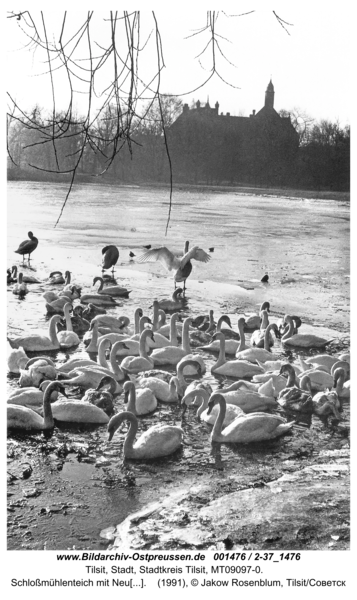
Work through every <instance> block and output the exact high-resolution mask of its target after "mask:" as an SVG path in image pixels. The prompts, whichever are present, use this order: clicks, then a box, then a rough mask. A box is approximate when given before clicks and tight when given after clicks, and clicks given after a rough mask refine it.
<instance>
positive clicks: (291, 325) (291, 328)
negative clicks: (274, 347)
mask: <svg viewBox="0 0 357 600" xmlns="http://www.w3.org/2000/svg"><path fill="white" fill-rule="evenodd" d="M287 323H288V329H287V331H286V332H285V333H284V335H283V337H282V338H281V341H282V342H283V341H284V340H287V339H289V338H291V336H292V335H293V334H294V322H293V320H292V319H290V318H289V319H287Z"/></svg>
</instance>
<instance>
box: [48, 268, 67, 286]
mask: <svg viewBox="0 0 357 600" xmlns="http://www.w3.org/2000/svg"><path fill="white" fill-rule="evenodd" d="M67 273H69V271H66V276H67ZM65 281H66V280H65V278H64V277H63V274H62V271H52V273H50V274H49V276H48V283H49V284H52V285H60V284H61V283H65ZM67 283H69V282H68V281H67Z"/></svg>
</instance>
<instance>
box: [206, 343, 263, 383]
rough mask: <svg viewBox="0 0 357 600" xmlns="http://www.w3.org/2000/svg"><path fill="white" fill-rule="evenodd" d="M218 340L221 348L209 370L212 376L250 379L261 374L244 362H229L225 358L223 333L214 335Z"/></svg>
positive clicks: (250, 364)
mask: <svg viewBox="0 0 357 600" xmlns="http://www.w3.org/2000/svg"><path fill="white" fill-rule="evenodd" d="M214 337H216V338H217V339H219V340H220V343H221V348H220V352H219V357H218V360H217V362H216V363H215V364H214V365H213V367H212V368H211V373H212V374H217V375H227V376H229V377H238V378H244V377H252V376H253V375H256V374H257V373H262V371H263V369H262V368H261V367H259V366H258V365H254V364H253V363H250V362H248V361H244V360H230V361H226V358H225V337H224V335H223V333H216V334H215V336H214Z"/></svg>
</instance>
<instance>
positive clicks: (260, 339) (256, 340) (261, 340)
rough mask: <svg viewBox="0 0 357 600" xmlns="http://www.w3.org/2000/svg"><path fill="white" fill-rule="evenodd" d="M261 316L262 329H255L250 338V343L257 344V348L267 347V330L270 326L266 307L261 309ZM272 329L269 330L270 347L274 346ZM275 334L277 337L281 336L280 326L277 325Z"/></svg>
mask: <svg viewBox="0 0 357 600" xmlns="http://www.w3.org/2000/svg"><path fill="white" fill-rule="evenodd" d="M260 317H261V320H262V322H261V325H260V329H257V330H255V331H253V333H252V335H251V338H250V345H251V346H256V347H257V348H263V347H264V348H265V347H266V342H265V331H266V329H267V328H268V326H269V317H268V311H267V309H266V308H265V309H264V310H262V311H261V313H260ZM270 331H271V330H269V336H268V349H269V347H270V346H274V338H273V336H272V335H271V333H270ZM275 335H276V336H277V337H278V336H279V337H280V334H279V330H278V327H276V331H275Z"/></svg>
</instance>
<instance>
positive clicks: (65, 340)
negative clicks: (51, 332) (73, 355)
mask: <svg viewBox="0 0 357 600" xmlns="http://www.w3.org/2000/svg"><path fill="white" fill-rule="evenodd" d="M71 308H72V304H70V303H69V302H66V304H65V305H64V307H63V312H64V316H65V319H66V329H65V330H64V331H59V332H58V333H57V339H58V341H59V343H60V346H61V348H72V346H78V344H79V343H80V341H81V340H80V339H79V337H78V335H77V334H76V333H74V331H73V327H72V321H71V315H70V313H69V311H70V309H71Z"/></svg>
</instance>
